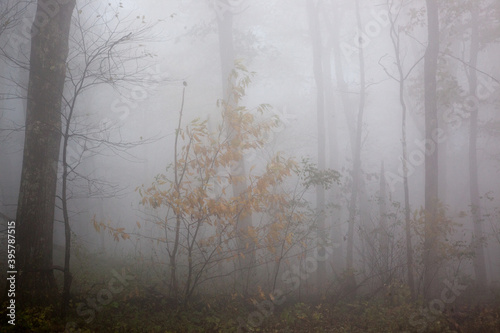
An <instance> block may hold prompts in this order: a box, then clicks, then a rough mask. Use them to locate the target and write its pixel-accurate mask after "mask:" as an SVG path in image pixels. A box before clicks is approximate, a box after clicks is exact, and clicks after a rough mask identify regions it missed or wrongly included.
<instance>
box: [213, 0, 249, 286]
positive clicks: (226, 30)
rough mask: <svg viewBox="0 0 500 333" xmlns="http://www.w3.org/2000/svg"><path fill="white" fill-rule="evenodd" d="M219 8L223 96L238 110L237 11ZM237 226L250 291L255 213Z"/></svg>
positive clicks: (239, 168) (235, 169)
mask: <svg viewBox="0 0 500 333" xmlns="http://www.w3.org/2000/svg"><path fill="white" fill-rule="evenodd" d="M215 6H216V8H215V11H216V13H217V26H218V32H219V48H220V59H221V74H222V94H223V99H224V100H225V101H226V103H227V107H228V108H231V109H234V110H237V109H238V98H235V97H236V94H232V88H233V87H234V82H232V80H233V78H234V76H233V75H232V74H231V70H232V68H233V66H234V64H235V50H234V44H233V12H232V11H231V3H230V2H229V1H228V0H217V1H216V2H215ZM230 124H232V125H234V126H235V127H234V128H230V127H228V128H227V130H228V133H232V132H235V131H236V132H237V131H239V129H238V127H240V125H239V124H238V123H234V122H233V123H231V122H230ZM245 173H246V172H245V160H244V155H241V159H240V160H239V161H236V162H235V163H234V164H233V165H232V174H233V176H234V177H236V178H239V179H240V180H241V181H238V182H233V183H232V189H233V194H234V196H239V195H241V194H242V193H244V192H245V191H246V188H247V183H246V179H245ZM236 228H237V229H238V235H239V236H238V239H239V242H240V243H241V245H242V246H244V247H245V248H247V249H248V251H247V253H246V255H245V256H243V257H241V258H240V259H239V262H240V270H239V271H240V279H239V280H240V283H242V285H241V288H242V290H243V291H244V292H245V293H246V292H247V291H248V288H249V283H250V280H251V278H252V276H253V266H254V265H255V249H254V247H253V242H252V241H251V239H250V238H249V237H248V232H249V230H251V228H252V215H251V214H248V215H243V216H241V219H240V220H239V221H238V223H237V225H236Z"/></svg>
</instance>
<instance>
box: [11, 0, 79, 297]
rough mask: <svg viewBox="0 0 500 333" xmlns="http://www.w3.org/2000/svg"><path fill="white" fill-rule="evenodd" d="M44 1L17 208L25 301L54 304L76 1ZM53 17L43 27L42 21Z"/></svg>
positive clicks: (33, 50) (32, 65) (36, 40)
mask: <svg viewBox="0 0 500 333" xmlns="http://www.w3.org/2000/svg"><path fill="white" fill-rule="evenodd" d="M49 3H50V1H49V0H39V1H38V5H37V11H36V16H35V23H34V26H33V31H34V35H33V36H32V38H31V56H30V74H29V75H30V78H29V87H28V104H27V111H26V138H25V143H24V154H23V166H22V176H21V186H20V192H19V201H18V207H17V217H16V219H17V223H18V229H17V230H18V234H17V236H18V237H17V239H18V245H19V250H18V257H19V260H18V271H19V279H18V281H19V289H18V290H19V292H20V294H19V298H18V299H19V302H20V303H21V304H23V305H27V304H28V303H32V304H34V305H47V304H51V303H52V302H53V300H54V297H53V296H54V294H56V291H57V290H56V284H55V280H54V274H53V267H52V233H53V223H54V203H55V194H56V186H57V166H58V161H59V149H60V143H61V100H62V94H63V89H64V82H65V78H66V58H67V56H68V38H69V30H70V26H71V16H72V13H73V9H74V7H75V4H76V0H70V1H68V2H67V3H65V4H63V5H59V7H58V9H59V10H58V11H57V12H55V13H54V15H51V16H48V15H47V14H46V13H45V10H46V8H47V7H48V6H51V5H52V4H49ZM44 19H45V20H47V23H46V24H45V25H43V26H37V25H36V23H37V22H39V20H44Z"/></svg>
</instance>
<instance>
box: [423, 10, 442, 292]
mask: <svg viewBox="0 0 500 333" xmlns="http://www.w3.org/2000/svg"><path fill="white" fill-rule="evenodd" d="M426 4H427V37H428V39H427V50H426V52H425V64H424V87H425V89H424V95H425V140H426V142H427V143H428V145H429V146H431V145H432V143H433V142H435V137H436V135H437V134H438V132H437V131H438V130H439V127H438V126H439V125H438V113H437V62H438V55H439V13H438V5H437V1H436V0H426ZM432 147H433V148H434V149H429V151H428V153H427V154H426V155H425V244H424V249H423V251H424V257H423V262H424V298H425V299H426V300H431V299H432V298H433V297H435V296H436V292H437V291H436V286H437V281H436V278H437V274H438V265H437V259H438V258H437V255H438V253H437V243H438V235H439V231H438V228H439V214H438V213H439V206H438V202H439V194H438V174H439V172H438V171H439V170H438V147H437V144H434V145H432Z"/></svg>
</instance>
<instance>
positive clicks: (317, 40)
mask: <svg viewBox="0 0 500 333" xmlns="http://www.w3.org/2000/svg"><path fill="white" fill-rule="evenodd" d="M320 3H321V2H318V3H316V4H315V1H313V0H309V1H308V2H307V11H308V16H309V26H310V28H309V29H310V34H311V40H312V49H313V72H314V80H315V83H316V119H317V120H316V121H317V128H318V139H317V140H318V142H317V153H318V169H319V170H320V171H321V170H325V168H326V149H325V144H326V130H325V82H324V81H325V79H324V76H323V73H324V72H326V71H330V68H323V61H322V58H323V56H322V53H323V45H322V43H321V29H320V26H319V25H320V21H319V11H320V10H321V8H320ZM326 93H328V92H326ZM316 211H317V214H318V217H319V220H318V226H317V231H318V236H319V237H321V239H322V242H321V243H322V244H326V238H325V234H327V229H326V225H325V222H326V216H325V188H324V186H322V185H321V184H318V185H317V186H316ZM322 251H325V249H323V250H322ZM325 264H326V263H325V262H319V263H318V288H319V289H320V290H322V289H323V288H324V285H325V282H326V267H325Z"/></svg>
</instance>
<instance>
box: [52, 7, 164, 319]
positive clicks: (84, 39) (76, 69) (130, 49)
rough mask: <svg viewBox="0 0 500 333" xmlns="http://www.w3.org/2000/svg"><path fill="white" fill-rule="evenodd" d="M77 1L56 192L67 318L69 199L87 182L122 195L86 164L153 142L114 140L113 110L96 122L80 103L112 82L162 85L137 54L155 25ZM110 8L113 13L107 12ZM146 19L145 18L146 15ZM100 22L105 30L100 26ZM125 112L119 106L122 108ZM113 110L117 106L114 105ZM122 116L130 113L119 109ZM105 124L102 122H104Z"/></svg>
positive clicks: (106, 193)
mask: <svg viewBox="0 0 500 333" xmlns="http://www.w3.org/2000/svg"><path fill="white" fill-rule="evenodd" d="M91 4H92V2H88V3H87V4H85V5H84V6H78V5H77V6H76V14H75V19H74V24H73V31H74V32H73V34H71V36H70V42H71V46H73V48H72V51H71V52H70V54H69V57H68V70H67V79H66V81H67V82H66V87H67V91H66V93H65V94H64V101H63V102H64V103H63V108H62V110H61V116H62V119H63V121H62V146H61V147H62V152H61V169H62V172H61V184H60V186H61V193H60V195H58V199H59V200H60V206H58V207H60V209H61V211H62V217H63V223H64V235H65V254H64V267H63V271H64V284H63V293H62V303H61V315H62V316H63V317H64V315H65V312H66V309H67V308H68V304H69V293H70V288H71V280H72V277H71V272H70V271H71V270H70V259H71V234H72V232H71V224H70V222H71V221H70V213H71V210H70V207H69V204H70V201H71V200H72V199H74V197H76V196H78V193H77V192H78V191H77V187H78V186H79V185H80V184H81V183H84V185H83V186H84V187H85V192H86V194H85V196H86V197H98V196H99V197H118V196H119V194H120V189H119V188H118V186H116V185H115V184H111V183H110V182H107V181H106V180H104V179H97V178H94V177H91V176H90V175H88V174H85V173H84V172H83V171H82V170H81V169H82V164H84V162H85V161H86V160H87V159H89V158H91V157H95V156H96V155H102V154H103V151H105V150H109V151H113V152H114V153H117V154H118V155H120V154H122V153H124V152H125V151H127V150H129V149H131V148H134V147H137V146H139V145H145V144H148V143H151V142H152V141H153V140H151V139H149V138H145V139H143V140H140V141H139V142H128V141H124V140H114V139H111V137H112V133H113V132H117V131H118V130H119V128H118V126H119V124H117V122H116V121H115V120H114V119H111V117H113V115H110V114H106V117H107V118H106V120H105V121H102V122H100V123H99V125H96V124H95V121H92V119H91V117H90V112H91V110H88V109H87V110H86V111H87V114H86V115H82V114H80V112H79V111H80V110H79V105H80V100H81V99H82V97H83V95H84V94H85V93H86V92H87V91H88V90H91V89H96V88H98V87H100V86H103V85H105V86H111V87H113V88H114V89H116V90H118V89H119V88H124V86H127V85H130V84H134V85H141V84H148V85H149V87H150V88H152V86H153V85H154V84H156V85H157V84H159V83H160V82H161V78H159V77H158V76H159V74H158V75H156V76H155V75H153V76H152V75H151V74H150V73H148V72H147V71H146V70H147V69H148V67H147V66H146V64H145V59H146V58H150V57H152V54H151V53H149V52H148V51H147V50H144V52H142V53H139V55H138V53H137V49H140V47H139V48H138V46H137V45H144V43H145V42H147V41H148V40H149V39H150V38H148V37H146V34H148V33H149V32H150V31H151V30H152V28H153V26H152V25H150V24H146V23H145V22H144V21H142V22H140V23H139V26H137V24H135V23H136V22H137V19H133V20H127V19H122V18H121V17H120V16H119V10H118V9H114V8H113V7H112V6H111V5H109V4H108V5H106V6H105V7H104V9H103V10H101V8H102V7H94V6H91ZM87 11H88V12H90V13H92V14H91V15H93V14H94V13H95V12H96V11H97V12H99V13H100V14H99V15H97V16H96V17H95V18H94V19H93V20H90V19H89V18H86V16H87V15H89V14H88V13H87ZM108 12H110V14H111V15H107V14H108ZM143 20H144V19H143ZM97 27H102V28H101V29H102V30H101V31H98V29H99V28H97ZM119 110H120V112H122V110H121V109H119ZM111 111H112V112H116V111H117V110H116V108H114V107H113V106H112V109H111ZM120 116H121V117H124V116H126V114H121V115H120ZM100 125H103V126H100Z"/></svg>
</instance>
